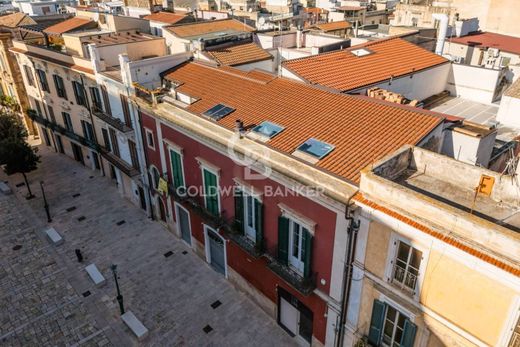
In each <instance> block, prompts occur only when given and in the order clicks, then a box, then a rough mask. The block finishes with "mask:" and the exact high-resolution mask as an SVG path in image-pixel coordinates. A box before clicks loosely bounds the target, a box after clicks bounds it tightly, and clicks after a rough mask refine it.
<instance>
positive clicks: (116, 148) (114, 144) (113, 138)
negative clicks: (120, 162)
mask: <svg viewBox="0 0 520 347" xmlns="http://www.w3.org/2000/svg"><path fill="white" fill-rule="evenodd" d="M109 132H110V141H111V142H112V152H113V153H114V154H115V155H117V156H118V157H119V144H118V143H117V135H116V132H115V131H114V129H112V128H110V130H109Z"/></svg>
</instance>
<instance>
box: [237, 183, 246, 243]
mask: <svg viewBox="0 0 520 347" xmlns="http://www.w3.org/2000/svg"><path fill="white" fill-rule="evenodd" d="M235 223H236V225H237V227H238V231H240V233H241V234H243V233H244V194H243V193H242V191H241V190H240V189H235Z"/></svg>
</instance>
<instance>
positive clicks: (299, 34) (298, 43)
mask: <svg viewBox="0 0 520 347" xmlns="http://www.w3.org/2000/svg"><path fill="white" fill-rule="evenodd" d="M302 42H303V29H302V27H301V26H298V29H297V30H296V48H298V49H300V48H302Z"/></svg>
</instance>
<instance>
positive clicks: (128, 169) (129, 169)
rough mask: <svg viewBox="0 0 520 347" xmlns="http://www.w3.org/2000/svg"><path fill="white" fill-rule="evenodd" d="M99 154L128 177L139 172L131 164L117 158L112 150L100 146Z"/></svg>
mask: <svg viewBox="0 0 520 347" xmlns="http://www.w3.org/2000/svg"><path fill="white" fill-rule="evenodd" d="M101 156H102V157H103V158H105V159H106V160H107V161H108V162H109V163H110V164H112V165H114V166H115V167H117V168H118V169H119V170H120V171H121V172H123V173H124V174H125V175H127V176H128V177H135V176H138V175H139V174H140V172H139V170H138V169H136V168H134V167H133V166H132V165H129V164H128V163H127V162H126V161H124V160H123V159H121V158H119V157H118V156H117V155H115V154H114V153H112V152H109V151H108V150H107V149H105V148H103V147H101Z"/></svg>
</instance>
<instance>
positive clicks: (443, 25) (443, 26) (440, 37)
mask: <svg viewBox="0 0 520 347" xmlns="http://www.w3.org/2000/svg"><path fill="white" fill-rule="evenodd" d="M432 18H433V19H436V20H438V21H439V22H440V24H439V32H438V33H437V45H436V46H435V54H438V55H442V52H443V50H444V42H445V41H446V34H447V33H448V15H447V14H444V13H434V14H432Z"/></svg>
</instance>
